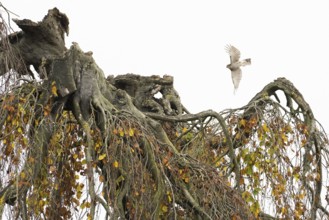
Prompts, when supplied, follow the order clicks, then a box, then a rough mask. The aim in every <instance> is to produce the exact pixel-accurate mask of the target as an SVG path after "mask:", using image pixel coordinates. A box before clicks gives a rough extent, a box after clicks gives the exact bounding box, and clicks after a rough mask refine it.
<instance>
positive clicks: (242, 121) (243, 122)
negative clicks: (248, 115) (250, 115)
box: [239, 119, 246, 127]
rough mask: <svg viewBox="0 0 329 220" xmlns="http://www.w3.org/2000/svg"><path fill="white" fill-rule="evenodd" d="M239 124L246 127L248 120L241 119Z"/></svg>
mask: <svg viewBox="0 0 329 220" xmlns="http://www.w3.org/2000/svg"><path fill="white" fill-rule="evenodd" d="M239 125H240V126H242V127H245V126H246V120H244V119H241V120H240V121H239Z"/></svg>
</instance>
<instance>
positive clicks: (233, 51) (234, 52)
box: [225, 45, 240, 63]
mask: <svg viewBox="0 0 329 220" xmlns="http://www.w3.org/2000/svg"><path fill="white" fill-rule="evenodd" d="M225 50H226V52H227V53H228V54H229V55H230V58H231V63H235V62H238V61H239V59H240V51H239V50H238V49H237V48H235V47H234V46H232V45H226V47H225Z"/></svg>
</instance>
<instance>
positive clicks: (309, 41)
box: [0, 0, 329, 131]
mask: <svg viewBox="0 0 329 220" xmlns="http://www.w3.org/2000/svg"><path fill="white" fill-rule="evenodd" d="M0 1H1V2H2V3H3V5H4V6H5V7H7V8H8V9H10V10H11V11H13V12H15V13H16V14H18V15H19V16H20V17H19V19H24V18H28V19H31V20H34V21H40V20H41V19H42V18H43V17H44V16H45V15H46V14H47V10H48V9H51V8H53V7H57V8H58V9H59V10H60V11H61V12H63V13H65V14H66V15H67V16H68V17H69V19H70V34H69V36H68V37H67V38H66V42H67V47H69V46H70V45H71V42H72V41H75V42H77V43H79V45H80V47H81V48H82V49H83V50H85V51H89V50H91V51H93V54H94V55H93V56H94V58H95V60H96V62H97V64H98V65H99V66H100V67H101V68H102V69H103V70H104V73H105V74H107V75H108V74H112V75H118V74H125V73H135V74H141V75H153V74H156V75H164V74H169V75H172V76H174V79H175V88H176V90H177V91H178V93H179V94H180V96H181V99H182V102H183V104H184V105H185V106H186V107H187V109H189V110H190V111H191V112H193V113H196V112H198V111H202V110H207V109H213V110H215V111H221V110H223V109H226V108H236V107H241V106H243V105H245V104H247V102H248V101H249V100H250V99H251V98H252V97H253V96H254V95H255V94H256V93H257V92H259V91H260V90H261V89H262V88H263V87H264V86H265V85H266V84H268V83H269V82H272V81H273V80H274V79H276V78H277V77H286V78H287V79H289V80H290V81H291V82H292V83H293V84H294V85H295V86H296V87H297V89H299V91H300V92H301V93H302V94H303V96H304V98H305V99H306V101H307V102H308V103H309V104H310V106H311V108H312V109H313V112H314V114H315V117H316V118H317V119H318V120H319V121H320V123H322V125H324V127H325V128H326V130H327V131H329V121H328V116H327V114H328V113H327V109H326V107H327V106H328V97H329V88H328V82H329V80H328V75H329V67H328V65H326V64H329V57H328V51H329V1H328V0H316V1H306V0H289V1H286V0H275V1H270V0H268V1H264V0H249V1H245V0H230V1H215V0H214V1H210V0H209V1H208V0H207V1H194V0H166V1H157V0H148V1H146V0H139V1H136V0H135V1H126V0H120V1H114V0H109V1H73V0H71V1H68V0H61V1H53V0H47V1H44V0H39V1H36V0H29V1H21V0H0ZM226 44H232V45H234V46H236V47H237V48H238V49H240V51H241V58H251V59H252V65H251V66H247V67H244V68H243V77H242V81H241V83H240V87H239V89H238V91H237V93H236V95H233V84H232V81H231V75H230V72H229V70H228V69H226V64H228V62H229V56H228V54H226V52H225V51H224V46H225V45H226Z"/></svg>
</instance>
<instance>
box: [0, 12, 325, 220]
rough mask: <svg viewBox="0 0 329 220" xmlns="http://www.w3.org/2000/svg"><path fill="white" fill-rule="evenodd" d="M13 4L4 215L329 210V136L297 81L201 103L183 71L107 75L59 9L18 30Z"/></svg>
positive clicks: (303, 215)
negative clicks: (238, 100) (230, 100)
mask: <svg viewBox="0 0 329 220" xmlns="http://www.w3.org/2000/svg"><path fill="white" fill-rule="evenodd" d="M5 12H6V13H5V14H2V15H1V19H2V21H1V30H0V31H1V49H0V62H1V63H0V74H1V94H0V96H1V97H0V98H1V99H0V109H1V110H0V111H1V113H0V126H1V133H0V175H1V178H0V215H1V216H2V217H3V218H8V219H72V218H74V219H94V218H97V216H98V215H102V216H106V217H105V218H108V219H292V218H294V219H328V218H329V212H328V211H327V210H328V200H329V196H328V187H329V183H328V181H327V173H328V159H329V158H328V155H329V153H328V140H327V136H326V134H325V132H324V130H323V129H322V127H321V124H319V123H318V122H317V121H316V119H315V118H314V115H313V113H312V110H311V108H310V106H309V105H308V104H307V102H306V101H305V100H304V99H303V96H302V94H301V93H300V92H299V91H298V90H297V89H296V88H295V87H294V86H293V84H292V83H291V82H289V81H288V80H287V79H285V78H279V79H277V80H275V81H273V82H271V83H269V84H268V85H266V86H265V87H264V89H263V90H261V91H260V92H259V93H258V94H256V95H255V96H254V98H253V99H252V100H250V102H249V103H248V104H247V105H245V106H243V107H241V108H239V109H229V110H224V111H222V112H219V113H218V112H215V111H211V110H208V111H203V112H200V113H197V114H191V113H190V112H189V111H188V110H187V109H186V108H185V107H184V106H183V105H182V103H181V102H180V99H179V95H178V93H177V92H176V91H175V89H174V88H173V77H171V76H163V77H160V76H148V77H146V76H139V75H134V74H126V75H118V76H116V77H111V76H109V77H107V78H106V77H105V74H104V73H103V71H102V70H101V68H100V67H98V66H97V64H96V62H95V61H94V59H93V57H92V53H90V52H83V51H82V50H81V49H80V48H79V46H78V44H76V43H73V45H72V46H71V47H70V48H66V47H65V41H64V37H65V36H64V35H65V34H68V30H69V19H68V18H67V16H66V15H65V14H63V13H61V12H60V11H59V10H58V9H56V8H54V9H52V10H49V11H48V14H47V15H46V16H45V17H44V19H43V20H42V21H40V22H33V21H31V20H27V19H23V20H14V22H15V23H16V24H17V25H18V26H19V27H20V29H21V31H20V32H15V33H11V31H10V30H11V29H10V23H9V22H8V21H7V22H6V21H5V20H4V18H7V17H8V16H10V12H9V11H8V10H5ZM32 66H33V67H34V69H35V72H34V73H33V72H32V71H31V67H32ZM36 75H37V77H36ZM157 93H159V94H161V95H162V97H161V98H156V97H155V96H154V95H155V94H157ZM99 210H101V211H99Z"/></svg>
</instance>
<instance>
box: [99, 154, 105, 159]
mask: <svg viewBox="0 0 329 220" xmlns="http://www.w3.org/2000/svg"><path fill="white" fill-rule="evenodd" d="M105 157H106V154H101V155H99V157H98V160H103V159H104V158H105Z"/></svg>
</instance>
